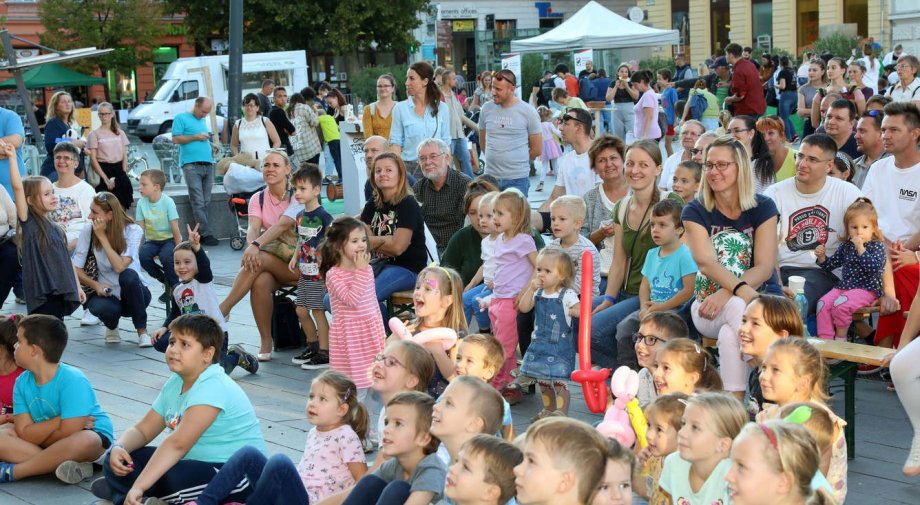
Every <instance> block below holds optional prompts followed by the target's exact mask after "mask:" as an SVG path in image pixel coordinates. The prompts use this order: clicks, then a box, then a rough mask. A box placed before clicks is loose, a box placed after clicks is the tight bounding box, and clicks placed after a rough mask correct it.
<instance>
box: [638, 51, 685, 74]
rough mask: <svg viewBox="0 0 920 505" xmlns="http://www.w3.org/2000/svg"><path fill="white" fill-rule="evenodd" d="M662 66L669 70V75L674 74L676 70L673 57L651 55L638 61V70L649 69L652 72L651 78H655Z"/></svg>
mask: <svg viewBox="0 0 920 505" xmlns="http://www.w3.org/2000/svg"><path fill="white" fill-rule="evenodd" d="M662 68H666V69H668V70H670V71H671V75H674V73H675V72H676V71H677V65H676V64H675V63H674V58H665V57H663V56H652V57H651V58H646V59H644V60H641V61H639V70H650V71H651V72H652V79H656V78H657V75H656V73H657V72H658V70H660V69H662Z"/></svg>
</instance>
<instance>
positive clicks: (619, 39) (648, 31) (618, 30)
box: [511, 0, 680, 53]
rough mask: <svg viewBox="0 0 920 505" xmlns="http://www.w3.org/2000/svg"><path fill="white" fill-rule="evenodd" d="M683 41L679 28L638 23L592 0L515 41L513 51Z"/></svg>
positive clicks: (562, 49)
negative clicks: (542, 29)
mask: <svg viewBox="0 0 920 505" xmlns="http://www.w3.org/2000/svg"><path fill="white" fill-rule="evenodd" d="M679 43H680V35H679V34H678V32H677V30H659V29H658V28H651V27H648V26H645V25H641V24H639V23H634V22H632V21H630V20H628V19H626V18H624V17H622V16H620V15H618V14H616V13H614V12H613V11H610V10H608V9H607V8H606V7H604V6H603V5H601V4H599V3H597V2H595V1H594V0H591V1H590V2H588V3H587V5H585V6H584V7H582V8H581V10H579V11H578V12H576V13H575V14H573V15H572V17H570V18H569V19H566V20H565V21H564V22H563V23H562V24H561V25H559V26H557V27H556V28H553V29H552V30H550V31H548V32H546V33H543V34H540V35H537V36H536V37H531V38H529V39H522V40H512V41H511V51H512V52H516V53H533V52H553V51H571V50H574V49H577V48H582V47H586V48H587V47H590V48H593V49H621V48H626V47H647V46H666V45H674V44H679Z"/></svg>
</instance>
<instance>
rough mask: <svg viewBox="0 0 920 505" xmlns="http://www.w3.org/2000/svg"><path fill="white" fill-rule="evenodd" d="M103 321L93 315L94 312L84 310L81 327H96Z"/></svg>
mask: <svg viewBox="0 0 920 505" xmlns="http://www.w3.org/2000/svg"><path fill="white" fill-rule="evenodd" d="M101 322H102V321H101V320H100V319H99V318H98V317H96V316H94V315H93V313H92V312H90V311H88V310H86V309H83V317H82V318H81V319H80V326H96V325H97V324H99V323H101Z"/></svg>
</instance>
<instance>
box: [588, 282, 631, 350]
mask: <svg viewBox="0 0 920 505" xmlns="http://www.w3.org/2000/svg"><path fill="white" fill-rule="evenodd" d="M603 301H604V299H603V298H602V297H596V298H594V300H593V302H592V305H593V306H595V307H596V306H598V305H600V304H601V302H603ZM637 310H639V297H638V296H637V295H630V294H627V293H625V292H620V295H619V296H618V297H617V303H615V304H614V305H613V307H608V308H606V309H604V310H602V311H600V312H598V313H597V314H594V315H593V316H591V361H593V362H594V363H595V364H596V365H600V366H602V367H604V368H614V367H615V366H616V363H617V338H616V337H617V325H618V324H620V321H622V320H624V319H626V317H627V316H629V315H630V314H632V313H633V312H635V311H637Z"/></svg>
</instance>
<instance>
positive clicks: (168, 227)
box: [134, 169, 182, 302]
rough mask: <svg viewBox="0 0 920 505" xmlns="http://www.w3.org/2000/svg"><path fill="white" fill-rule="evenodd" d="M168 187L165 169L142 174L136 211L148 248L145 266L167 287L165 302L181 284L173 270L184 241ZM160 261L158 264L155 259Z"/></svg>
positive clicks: (142, 255)
mask: <svg viewBox="0 0 920 505" xmlns="http://www.w3.org/2000/svg"><path fill="white" fill-rule="evenodd" d="M164 188H166V174H164V173H163V172H162V171H161V170H156V169H149V170H144V171H143V172H141V176H140V193H141V199H140V200H138V201H137V208H136V209H135V211H134V218H135V222H136V223H137V225H138V226H140V227H141V228H143V229H144V245H142V246H141V250H140V254H139V256H140V260H141V267H143V269H144V271H145V272H147V275H149V276H151V277H153V278H154V279H156V280H158V281H160V282H162V283H163V284H165V285H166V293H165V294H164V296H163V297H162V298H161V299H160V301H161V302H165V301H166V299H167V297H168V296H169V290H170V289H172V288H174V287H175V286H176V285H177V284H179V279H178V277H176V274H175V270H174V269H173V248H174V247H175V246H177V245H179V243H180V242H182V235H181V234H180V233H179V211H178V210H176V202H174V201H173V199H172V198H171V197H170V196H169V195H167V194H164V193H163V189H164ZM157 257H158V258H160V264H159V265H158V264H157V262H156V261H155V260H154V258H157Z"/></svg>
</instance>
